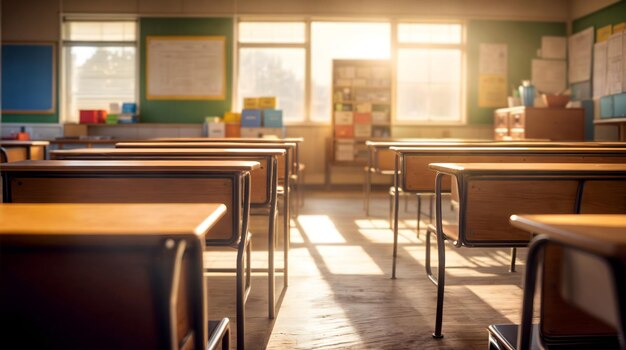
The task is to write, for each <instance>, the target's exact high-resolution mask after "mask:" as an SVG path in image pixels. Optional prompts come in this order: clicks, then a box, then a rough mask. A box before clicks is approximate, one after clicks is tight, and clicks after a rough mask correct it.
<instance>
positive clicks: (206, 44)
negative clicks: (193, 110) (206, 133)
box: [146, 36, 226, 100]
mask: <svg viewBox="0 0 626 350" xmlns="http://www.w3.org/2000/svg"><path fill="white" fill-rule="evenodd" d="M225 42H226V40H225V37H223V36H219V37H214V36H148V37H147V39H146V47H147V49H146V57H147V58H146V59H147V62H146V79H147V82H146V86H147V91H146V95H147V99H148V100H207V99H208V100H223V99H224V98H225V96H226V46H225Z"/></svg>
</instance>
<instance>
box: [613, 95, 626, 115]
mask: <svg viewBox="0 0 626 350" xmlns="http://www.w3.org/2000/svg"><path fill="white" fill-rule="evenodd" d="M613 116H614V117H624V116H626V93H625V94H619V95H613Z"/></svg>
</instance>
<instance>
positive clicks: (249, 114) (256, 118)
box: [241, 109, 263, 128]
mask: <svg viewBox="0 0 626 350" xmlns="http://www.w3.org/2000/svg"><path fill="white" fill-rule="evenodd" d="M262 125H263V118H262V116H261V110H260V109H244V110H243V111H241V127H243V128H260V127H261V126H262Z"/></svg>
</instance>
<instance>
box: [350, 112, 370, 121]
mask: <svg viewBox="0 0 626 350" xmlns="http://www.w3.org/2000/svg"><path fill="white" fill-rule="evenodd" d="M354 123H355V124H372V113H359V112H356V113H354Z"/></svg>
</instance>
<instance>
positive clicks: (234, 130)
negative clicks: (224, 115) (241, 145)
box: [226, 123, 241, 137]
mask: <svg viewBox="0 0 626 350" xmlns="http://www.w3.org/2000/svg"><path fill="white" fill-rule="evenodd" d="M226 137H241V124H237V123H226Z"/></svg>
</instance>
